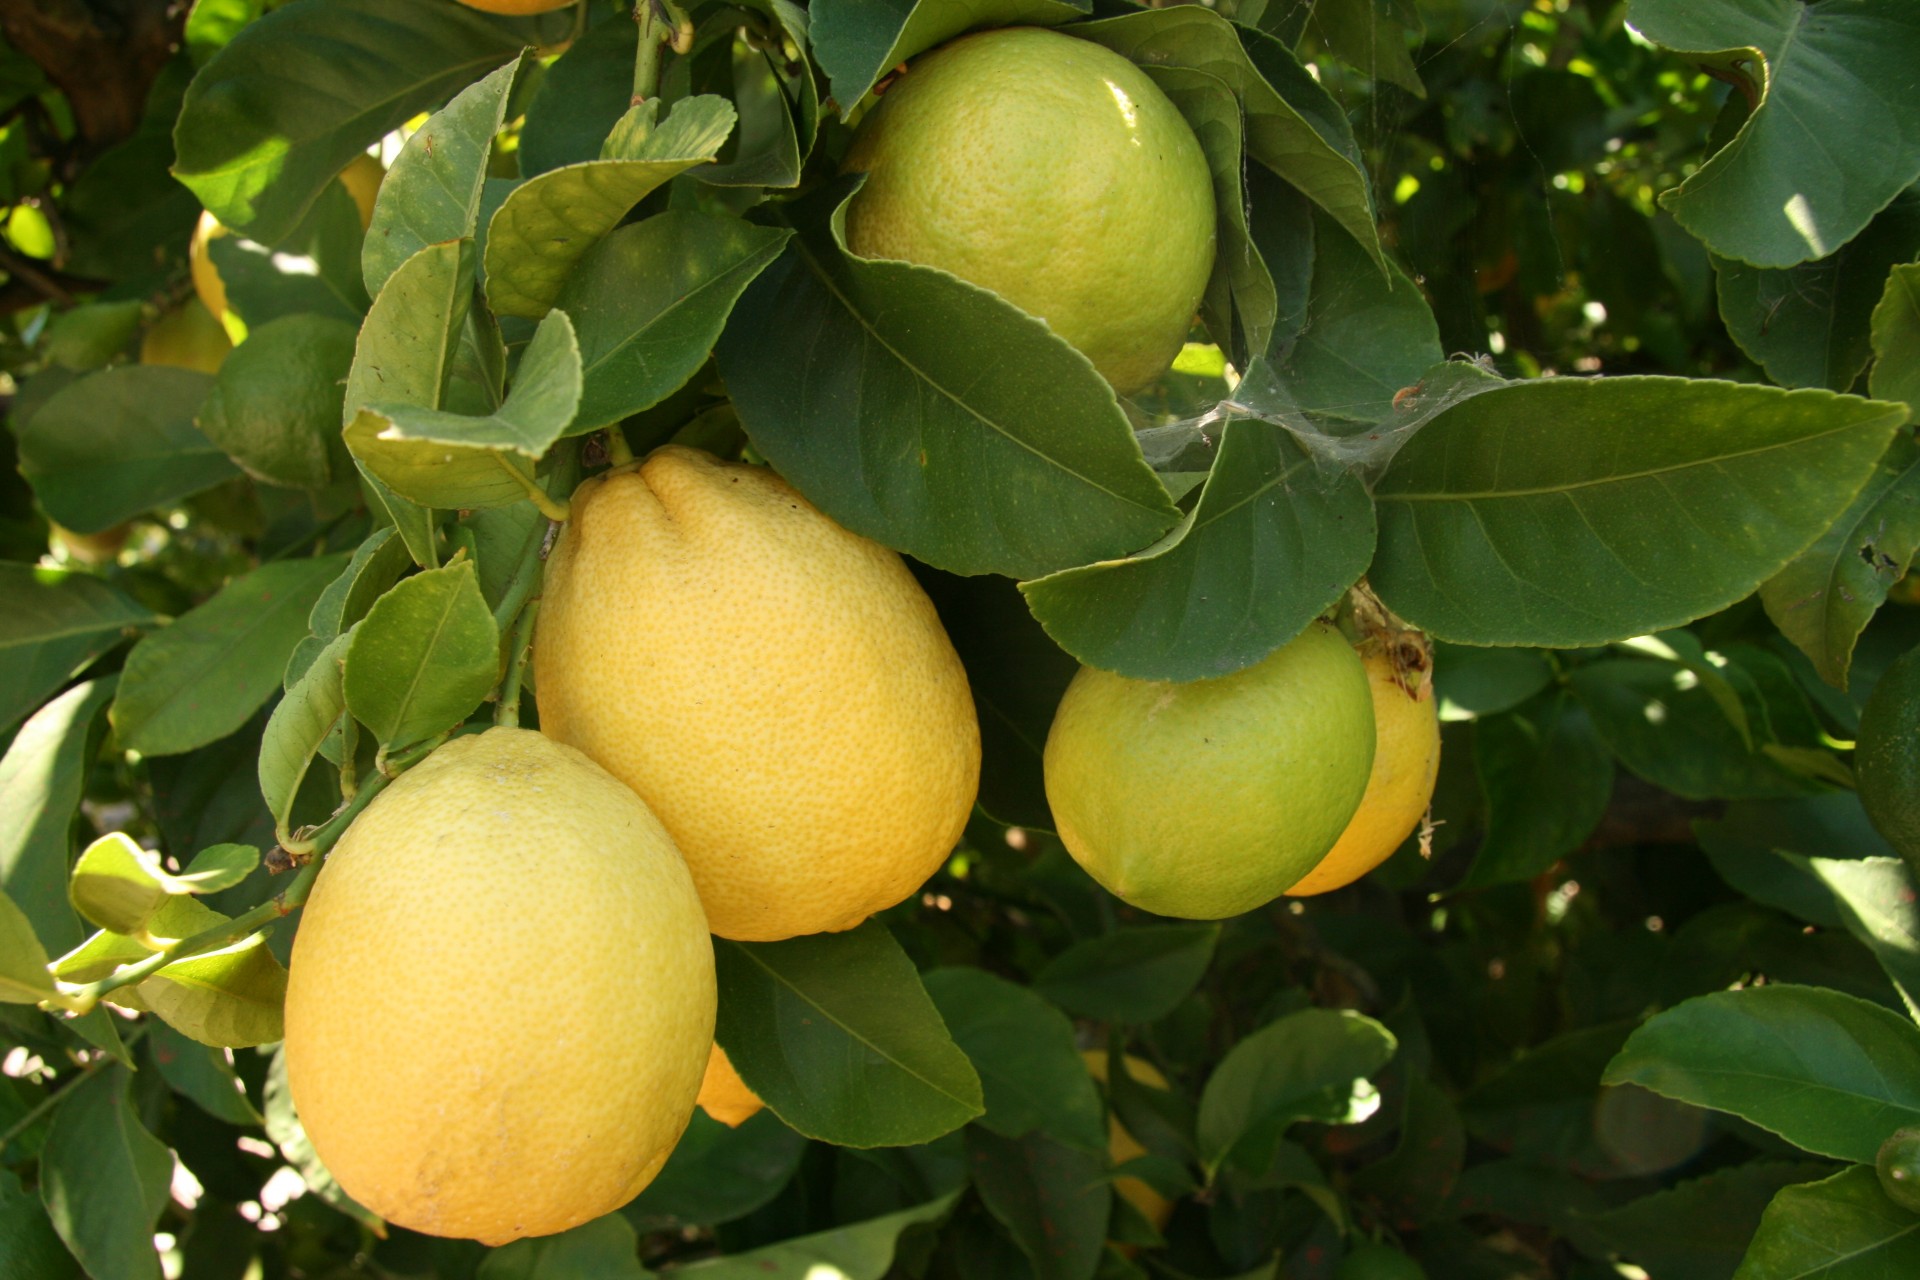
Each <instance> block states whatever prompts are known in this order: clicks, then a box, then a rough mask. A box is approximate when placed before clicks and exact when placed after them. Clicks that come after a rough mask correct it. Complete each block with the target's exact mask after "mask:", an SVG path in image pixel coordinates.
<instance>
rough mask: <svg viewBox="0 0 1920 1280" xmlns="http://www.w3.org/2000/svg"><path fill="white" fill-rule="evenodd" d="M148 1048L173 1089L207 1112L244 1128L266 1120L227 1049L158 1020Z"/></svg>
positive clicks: (149, 1029) (148, 1035)
mask: <svg viewBox="0 0 1920 1280" xmlns="http://www.w3.org/2000/svg"><path fill="white" fill-rule="evenodd" d="M147 1051H148V1052H149V1053H150V1054H152V1055H153V1061H154V1065H155V1066H157V1067H159V1068H160V1074H161V1076H162V1077H163V1078H165V1080H166V1082H167V1084H168V1085H169V1086H170V1087H171V1088H172V1089H173V1091H174V1092H175V1093H178V1094H180V1095H181V1096H183V1097H186V1098H190V1099H192V1100H193V1102H194V1103H195V1104H196V1105H197V1106H198V1107H199V1108H200V1109H201V1110H202V1111H204V1112H206V1113H207V1114H208V1115H210V1116H213V1117H214V1118H215V1119H217V1120H225V1121H226V1122H227V1123H228V1124H237V1125H240V1126H241V1127H242V1128H249V1129H250V1128H253V1127H254V1126H256V1125H259V1124H261V1123H263V1122H262V1120H261V1117H260V1113H259V1112H258V1111H256V1110H255V1109H254V1106H253V1103H252V1102H251V1101H249V1100H248V1098H247V1091H246V1088H245V1086H243V1085H242V1084H241V1083H240V1078H239V1077H238V1076H237V1075H235V1074H234V1071H233V1064H232V1063H230V1062H228V1061H227V1055H226V1053H225V1051H224V1050H220V1049H215V1048H212V1047H211V1046H208V1045H204V1044H199V1043H197V1042H195V1041H193V1040H191V1039H189V1038H188V1037H187V1036H185V1035H182V1034H181V1033H180V1032H178V1031H175V1030H174V1029H173V1028H172V1027H170V1026H168V1025H167V1024H166V1023H164V1022H158V1023H154V1024H152V1025H150V1026H149V1027H148V1028H147Z"/></svg>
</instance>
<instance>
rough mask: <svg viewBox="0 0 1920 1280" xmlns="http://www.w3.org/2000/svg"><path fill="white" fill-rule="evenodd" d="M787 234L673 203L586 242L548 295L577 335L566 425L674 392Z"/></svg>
mask: <svg viewBox="0 0 1920 1280" xmlns="http://www.w3.org/2000/svg"><path fill="white" fill-rule="evenodd" d="M791 234H792V233H791V232H789V231H786V230H784V229H781V228H774V227H757V226H754V225H753V224H752V223H749V222H743V221H741V220H740V219H739V218H723V217H718V216H715V215H712V214H704V213H695V212H692V211H677V210H676V211H671V212H668V213H663V214H659V215H656V216H655V217H651V218H648V219H647V220H645V221H644V222H639V223H635V224H634V225H632V226H627V227H621V228H620V229H619V230H617V231H615V232H613V233H612V234H611V235H609V236H607V238H606V239H604V240H602V241H601V242H600V243H599V244H597V245H595V246H594V247H593V248H592V249H591V250H589V251H588V253H587V255H586V257H584V258H582V259H581V260H580V267H579V269H578V270H577V271H575V272H574V274H573V276H572V278H571V279H569V280H568V281H567V284H566V287H565V288H564V289H562V290H561V292H560V296H559V298H558V300H557V301H556V302H555V303H554V305H555V306H556V307H558V308H560V309H561V310H563V311H565V312H566V313H567V315H568V316H569V317H570V318H571V319H572V321H573V325H574V328H575V330H576V331H577V332H578V334H579V337H580V372H581V381H582V386H581V395H580V411H579V414H578V415H577V416H576V417H575V418H574V421H573V425H572V427H570V428H569V429H568V433H569V434H570V435H579V434H582V433H583V432H587V431H592V430H595V429H597V428H599V427H603V426H606V425H607V424H609V423H613V422H618V421H619V420H620V419H621V418H624V417H626V416H628V415H629V414H634V413H638V412H640V411H641V410H642V409H649V408H652V407H653V406H654V405H656V404H658V403H659V402H660V401H661V400H664V399H665V398H666V397H667V396H669V395H671V394H672V393H673V392H675V391H677V390H679V389H680V387H681V386H683V385H684V384H685V383H686V381H687V379H689V378H691V377H692V376H693V375H694V374H695V373H696V372H697V371H698V370H699V369H700V366H701V365H702V364H704V363H705V362H706V359H707V355H708V353H709V352H711V351H712V350H713V344H714V342H715V341H717V340H718V339H719V337H720V331H721V329H722V328H723V327H724V326H725V325H726V322H727V314H728V312H730V311H732V309H733V304H734V303H735V302H736V301H738V300H739V297H740V294H741V293H742V292H743V291H745V289H746V287H747V286H748V285H749V284H751V283H752V282H753V279H754V277H755V276H757V275H759V274H760V273H761V272H762V271H764V270H766V269H767V267H768V265H769V264H771V263H772V262H773V260H774V259H775V258H776V257H778V256H779V254H780V250H781V249H782V248H783V247H784V246H785V245H786V242H787V240H788V238H789V237H790V236H791Z"/></svg>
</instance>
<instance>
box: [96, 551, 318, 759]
mask: <svg viewBox="0 0 1920 1280" xmlns="http://www.w3.org/2000/svg"><path fill="white" fill-rule="evenodd" d="M346 562H347V557H346V556H343V555H335V556H318V557H314V558H311V559H306V560H279V561H274V562H273V563H270V564H264V565H262V566H260V567H259V568H258V569H255V570H254V571H253V572H252V573H249V574H245V575H243V576H241V577H238V578H235V579H234V580H233V581H232V582H229V583H228V584H227V585H226V586H225V587H224V588H223V589H222V590H221V591H220V593H219V594H218V595H216V596H214V597H213V598H212V599H211V600H209V601H207V602H206V603H205V604H203V605H200V606H199V607H198V608H196V609H193V610H190V611H189V612H187V613H186V614H183V615H182V616H181V617H180V619H179V620H178V621H176V622H175V623H174V624H173V625H172V626H170V627H168V628H167V629H166V630H164V631H156V632H154V633H153V634H152V635H149V636H147V637H146V638H145V639H143V640H141V641H140V643H139V644H137V645H135V646H134V647H133V652H131V653H129V654H128V655H127V665H126V667H125V668H124V669H123V671H122V672H121V678H120V691H119V694H118V695H117V696H116V697H115V698H114V702H113V727H114V732H115V733H117V734H118V735H119V738H120V744H121V745H122V746H124V747H126V748H127V749H128V750H130V751H138V752H140V753H142V754H143V755H150V756H164V755H173V754H177V753H179V752H182V751H191V750H193V749H194V748H195V747H199V746H204V745H206V744H207V743H209V742H215V741H218V740H219V739H221V738H224V737H226V736H227V735H228V734H230V733H232V732H233V731H234V730H235V729H238V728H239V727H240V726H241V725H243V724H245V723H246V721H247V717H249V716H251V715H252V714H253V713H254V711H255V709H257V708H258V707H259V706H260V704H261V703H263V702H265V701H266V700H267V698H268V697H269V696H271V695H272V694H273V693H274V691H276V690H277V689H279V688H280V673H281V672H282V671H283V670H284V669H285V668H286V665H287V655H288V654H290V653H292V652H293V648H294V646H295V645H297V644H299V643H300V639H301V637H302V636H304V635H305V634H306V630H307V614H308V612H309V611H311V610H312V608H313V602H314V600H315V599H316V598H318V596H319V595H320V593H321V591H323V590H325V589H326V585H327V583H328V582H330V581H332V580H333V578H334V577H335V576H336V575H337V574H338V573H339V572H340V570H341V569H342V568H343V567H344V566H345V565H346Z"/></svg>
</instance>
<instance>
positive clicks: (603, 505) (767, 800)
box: [533, 446, 980, 941]
mask: <svg viewBox="0 0 1920 1280" xmlns="http://www.w3.org/2000/svg"><path fill="white" fill-rule="evenodd" d="M533 657H534V680H535V688H536V689H537V690H538V693H539V699H540V727H541V729H542V730H543V731H544V732H546V733H548V734H550V735H551V736H552V737H554V738H555V739H557V740H559V741H561V742H565V743H567V744H569V745H571V746H575V747H578V748H579V749H580V750H582V751H584V752H586V753H587V754H588V755H589V756H591V757H593V759H595V760H596V761H598V762H599V763H600V764H601V765H602V766H603V767H605V768H606V770H607V771H608V772H609V773H611V774H613V775H614V776H615V777H616V778H619V779H620V780H621V781H622V782H625V783H626V784H627V785H628V786H630V787H632V788H633V789H634V790H635V791H636V792H638V793H639V795H640V797H641V798H642V799H644V800H645V801H646V802H647V804H648V805H649V806H651V807H652V809H653V811H654V812H655V813H657V814H659V815H660V820H661V821H662V822H664V823H665V824H666V827H667V830H668V831H670V832H672V833H673V838H674V841H675V843H677V844H678V845H679V846H680V850H681V852H682V853H684V854H685V855H686V859H687V865H688V867H689V868H691V870H692V872H693V879H694V883H695V884H697V885H698V886H699V887H700V898H701V901H703V902H704V903H705V904H706V909H707V917H708V920H709V922H710V923H711V925H712V928H713V931H714V932H715V933H717V934H719V935H720V936H722V937H725V938H738V939H742V940H746V941H771V940H774V939H779V938H791V937H794V936H796V935H799V934H807V933H821V932H827V931H833V930H840V929H851V928H852V927H853V926H855V925H857V924H859V923H860V922H861V921H862V920H865V919H866V918H867V917H868V916H870V915H872V914H873V913H874V912H876V911H880V910H883V909H885V908H887V907H890V906H892V905H893V904H894V903H896V902H899V901H900V900H901V899H902V898H905V897H906V896H907V895H908V894H909V893H912V892H913V891H914V890H915V889H917V888H919V887H920V885H921V884H922V883H923V882H925V880H926V878H927V877H928V876H930V875H932V874H933V873H934V872H935V871H936V870H938V869H939V867H940V865H941V863H942V862H944V861H945V860H946V858H947V856H948V854H950V853H951V852H952V851H953V847H954V845H955V844H956V843H957V842H958V840H959V839H960V832H961V830H962V828H963V827H965V825H966V821H967V817H968V815H969V814H970V813H971V812H972V811H973V799H974V794H975V792H976V790H977V789H978V785H979V780H980V727H979V723H978V722H977V721H976V720H975V719H974V712H973V697H972V695H971V693H970V692H969V691H968V688H967V674H966V671H965V670H964V669H963V668H962V667H961V665H960V659H959V657H958V655H956V654H955V653H954V651H953V645H952V644H951V643H950V642H949V641H948V639H947V633H946V632H945V631H944V630H942V628H941V626H940V619H939V618H938V617H937V616H936V615H935V614H934V611H933V605H932V603H931V602H929V601H928V599H927V597H926V593H924V592H923V591H921V589H920V586H919V584H918V583H916V582H915V581H914V580H913V575H912V574H910V573H908V572H907V567H906V566H905V565H904V564H902V563H901V561H900V557H899V556H897V555H895V554H894V553H893V552H891V551H889V550H887V549H886V548H885V547H883V546H881V545H879V544H878V543H876V542H871V541H869V540H867V539H866V538H862V537H860V536H859V535H857V534H853V533H849V532H848V531H847V530H845V529H843V528H841V527H840V526H839V525H837V524H835V523H834V522H833V521H831V520H829V519H828V518H827V517H826V516H824V515H822V514H821V513H820V512H819V511H817V510H815V509H814V507H813V506H812V504H810V503H809V502H808V501H807V500H806V499H805V498H803V497H801V496H800V494H799V493H797V492H795V491H794V490H793V489H792V488H791V487H789V486H788V485H787V483H786V482H785V481H783V480H781V479H780V478H779V477H778V476H776V475H774V474H773V472H771V471H769V470H767V469H766V468H765V467H750V466H742V465H739V464H734V463H725V462H721V461H720V460H719V459H717V458H714V457H712V456H710V455H708V454H705V453H701V452H700V451H698V450H696V449H687V448H681V447H677V446H669V447H667V448H664V449H661V450H659V451H657V452H655V453H654V454H653V455H652V456H651V457H649V458H648V459H647V460H646V461H645V462H644V463H642V464H640V465H639V466H637V467H629V468H622V469H617V470H615V471H611V472H608V473H607V474H606V475H604V476H601V477H599V478H596V479H593V480H589V481H588V482H587V483H585V484H583V485H581V486H580V488H579V489H578V490H577V491H575V493H574V495H573V503H572V516H571V518H570V519H569V520H568V521H567V524H566V528H565V530H564V531H563V532H562V534H561V535H560V541H559V542H558V543H557V544H556V545H555V547H554V551H553V555H552V556H551V558H549V560H548V561H547V578H546V588H545V593H544V597H543V601H542V604H541V608H540V621H539V626H538V629H537V631H536V633H535V636H534V651H533Z"/></svg>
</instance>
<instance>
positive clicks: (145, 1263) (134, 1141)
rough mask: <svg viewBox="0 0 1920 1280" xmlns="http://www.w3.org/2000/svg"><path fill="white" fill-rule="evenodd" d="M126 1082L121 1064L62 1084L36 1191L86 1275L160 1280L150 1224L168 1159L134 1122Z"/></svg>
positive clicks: (169, 1172)
mask: <svg viewBox="0 0 1920 1280" xmlns="http://www.w3.org/2000/svg"><path fill="white" fill-rule="evenodd" d="M128 1083H129V1077H128V1074H127V1072H126V1071H125V1070H123V1069H122V1068H120V1067H108V1068H106V1069H105V1070H103V1071H96V1072H94V1073H92V1074H91V1075H88V1076H85V1077H82V1078H81V1079H78V1080H76V1081H75V1082H74V1083H73V1084H72V1085H71V1086H69V1087H68V1089H67V1090H66V1092H65V1094H64V1095H63V1096H62V1098H61V1099H60V1110H59V1111H58V1112H57V1113H55V1115H54V1118H53V1129H52V1131H51V1132H49V1133H48V1134H47V1144H46V1146H45V1147H43V1148H41V1151H40V1198H41V1200H42V1201H44V1202H45V1204H46V1206H47V1216H48V1217H50V1218H52V1219H53V1227H54V1230H56V1231H58V1232H59V1233H60V1238H61V1239H62V1240H64V1241H66V1244H67V1248H69V1249H71V1250H72V1251H73V1256H74V1257H76V1258H78V1259H79V1260H80V1265H81V1266H83V1267H85V1268H86V1270H87V1274H89V1275H92V1276H111V1277H113V1280H159V1276H160V1255H159V1254H158V1253H156V1252H155V1251H154V1248H153V1228H154V1224H155V1222H156V1221H157V1220H158V1219H159V1217H160V1210H161V1209H163V1208H164V1207H165V1206H166V1203H167V1188H168V1186H169V1185H170V1183H171V1182H172V1180H173V1158H172V1157H171V1156H170V1155H168V1154H167V1149H166V1148H165V1147H164V1146H162V1145H161V1144H160V1141H159V1140H158V1139H157V1138H155V1137H154V1136H153V1135H152V1134H150V1133H148V1132H147V1131H146V1130H145V1129H143V1128H141V1127H140V1121H139V1120H137V1119H136V1118H135V1117H134V1114H133V1108H132V1107H130V1106H129V1105H128V1103H127V1086H128Z"/></svg>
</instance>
